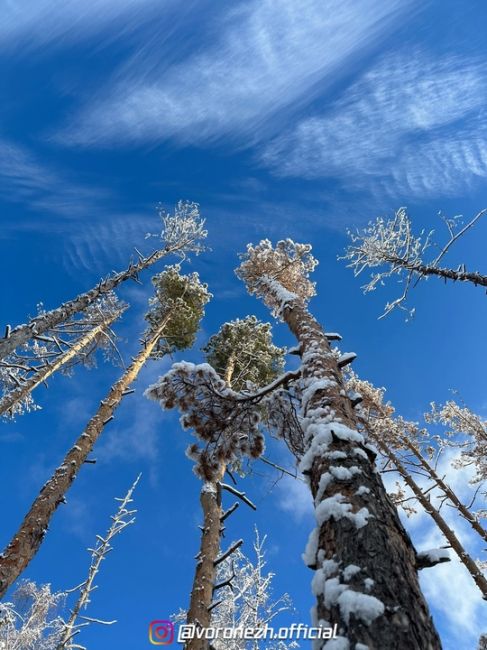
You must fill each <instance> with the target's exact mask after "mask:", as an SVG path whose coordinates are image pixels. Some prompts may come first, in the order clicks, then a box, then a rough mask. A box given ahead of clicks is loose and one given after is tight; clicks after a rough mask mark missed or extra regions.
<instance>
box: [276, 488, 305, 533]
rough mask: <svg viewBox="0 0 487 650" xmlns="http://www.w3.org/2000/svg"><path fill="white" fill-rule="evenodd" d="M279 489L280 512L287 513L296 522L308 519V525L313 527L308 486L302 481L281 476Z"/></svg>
mask: <svg viewBox="0 0 487 650" xmlns="http://www.w3.org/2000/svg"><path fill="white" fill-rule="evenodd" d="M279 488H280V490H279V493H278V496H277V498H278V505H279V507H280V508H281V510H284V511H285V512H289V513H290V514H291V516H292V517H293V519H295V520H296V521H302V520H303V519H305V518H308V517H309V519H310V523H311V524H312V525H313V526H314V507H313V498H312V496H311V492H310V490H309V487H308V485H307V484H306V483H304V481H298V480H296V479H293V478H291V477H289V476H283V478H282V479H281V481H280V482H279Z"/></svg>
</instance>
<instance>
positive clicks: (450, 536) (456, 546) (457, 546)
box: [375, 438, 487, 599]
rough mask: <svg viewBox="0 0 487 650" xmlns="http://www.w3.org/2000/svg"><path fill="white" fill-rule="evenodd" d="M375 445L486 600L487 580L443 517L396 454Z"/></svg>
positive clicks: (386, 448) (381, 444) (379, 444)
mask: <svg viewBox="0 0 487 650" xmlns="http://www.w3.org/2000/svg"><path fill="white" fill-rule="evenodd" d="M375 443H376V444H377V446H378V447H379V449H380V450H381V451H382V453H383V454H384V455H385V456H387V458H390V460H391V461H392V462H393V464H394V465H395V467H396V468H397V471H398V472H399V474H400V475H401V476H402V477H403V479H404V481H405V482H406V484H407V485H408V486H409V487H410V488H411V490H412V492H413V493H414V496H415V497H416V498H417V499H418V501H419V503H420V504H421V505H422V506H423V508H424V509H425V511H426V512H427V513H428V514H429V515H430V516H431V517H432V519H433V520H434V522H435V524H436V525H437V526H438V528H439V529H440V530H441V532H442V533H443V535H444V536H445V538H446V539H447V541H448V542H449V544H450V546H451V547H452V549H453V550H454V551H455V553H456V554H457V555H458V558H459V560H460V561H461V562H463V564H464V565H465V567H466V568H467V570H468V571H469V573H470V575H471V576H472V578H473V579H474V580H475V584H476V585H477V587H478V588H479V589H480V591H481V593H482V598H484V599H487V580H486V579H485V576H484V575H483V573H482V572H481V571H480V569H479V567H478V566H477V564H476V563H475V561H474V560H473V559H472V558H471V557H470V555H469V554H468V553H467V552H466V550H465V549H464V548H463V546H462V545H461V543H460V540H459V539H458V537H457V536H456V535H455V533H454V532H453V530H452V529H451V528H450V526H449V525H448V524H447V523H446V521H445V520H444V519H443V517H442V516H441V514H440V513H439V512H438V510H437V509H436V508H434V507H433V506H432V505H431V502H430V500H429V499H428V498H427V497H426V496H425V494H424V493H423V491H422V490H421V488H420V487H419V486H418V484H417V483H416V481H415V480H414V479H413V477H412V476H411V474H409V472H408V471H407V469H406V468H405V467H404V465H403V464H402V463H401V461H400V459H399V458H398V457H397V456H396V454H395V453H394V452H393V451H392V449H390V448H389V447H388V446H387V445H385V444H384V443H383V442H381V441H380V440H377V439H376V438H375Z"/></svg>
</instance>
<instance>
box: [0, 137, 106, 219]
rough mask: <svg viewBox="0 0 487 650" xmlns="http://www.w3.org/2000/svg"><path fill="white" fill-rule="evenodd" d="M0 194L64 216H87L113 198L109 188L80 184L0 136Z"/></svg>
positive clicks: (9, 199) (6, 198) (36, 208)
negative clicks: (103, 202)
mask: <svg viewBox="0 0 487 650" xmlns="http://www.w3.org/2000/svg"><path fill="white" fill-rule="evenodd" d="M0 197H1V198H3V199H4V200H6V201H9V202H15V203H22V204H23V205H25V206H29V207H31V208H33V209H34V210H36V211H40V212H44V213H45V212H47V213H50V214H56V215H62V216H63V217H81V216H86V214H87V212H88V213H89V212H90V211H91V210H93V209H94V208H95V207H96V208H97V209H98V208H99V206H100V203H101V202H102V201H106V200H107V199H111V198H113V196H112V193H111V192H109V191H108V190H106V189H104V188H100V187H94V186H86V185H84V184H82V183H79V182H78V181H77V180H75V179H73V178H72V177H71V176H70V175H69V174H66V173H65V172H62V171H59V170H58V169H57V168H55V166H53V165H50V164H49V163H47V162H44V161H43V160H41V159H40V157H39V156H38V155H35V154H33V153H32V152H31V151H29V150H28V149H27V148H26V147H23V146H19V145H18V144H16V143H13V142H11V141H8V140H5V139H2V138H0Z"/></svg>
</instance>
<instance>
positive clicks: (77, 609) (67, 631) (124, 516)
mask: <svg viewBox="0 0 487 650" xmlns="http://www.w3.org/2000/svg"><path fill="white" fill-rule="evenodd" d="M140 476H141V475H140V474H139V475H138V477H137V478H136V479H135V481H134V483H133V484H132V486H131V487H130V488H129V490H128V492H127V494H126V495H125V496H124V497H123V498H118V497H117V498H116V499H115V500H116V501H119V502H120V505H119V507H118V509H117V512H116V513H115V514H114V515H113V516H112V517H111V519H112V523H111V525H110V527H109V529H108V530H107V532H106V534H105V536H104V537H102V536H101V535H97V541H96V544H95V546H94V547H93V548H89V549H88V551H89V552H90V553H91V564H90V567H89V569H88V577H87V579H86V580H85V581H84V582H83V583H82V584H81V585H80V586H79V597H78V599H77V601H76V603H75V604H74V606H73V608H72V610H71V615H70V617H69V619H68V620H67V621H66V622H65V623H64V625H63V631H62V636H61V639H60V641H59V644H58V646H57V648H56V650H69V649H70V648H74V647H76V646H74V645H73V642H72V641H73V638H74V637H75V636H77V634H78V633H79V632H80V630H81V627H84V626H85V623H81V624H79V623H77V620H78V618H81V619H82V620H83V621H85V622H88V623H92V622H97V623H104V624H112V623H114V622H115V621H110V622H107V621H101V620H98V619H92V618H89V617H87V616H81V612H82V611H83V610H85V609H86V608H87V607H88V605H89V604H90V602H91V593H92V591H93V590H94V589H96V585H95V584H94V581H95V578H96V576H97V574H98V572H99V571H100V567H101V563H102V562H103V560H105V559H106V558H107V556H108V554H109V553H110V551H112V550H113V546H112V541H113V539H114V538H115V537H116V536H117V535H119V534H120V533H121V532H122V531H123V530H125V528H127V526H131V525H132V524H133V523H134V522H135V514H136V512H137V510H135V509H133V508H130V505H129V504H130V503H132V502H133V499H132V495H133V492H134V490H135V488H136V487H137V484H138V482H139V480H140Z"/></svg>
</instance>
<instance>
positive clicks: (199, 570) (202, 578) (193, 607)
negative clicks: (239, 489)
mask: <svg viewBox="0 0 487 650" xmlns="http://www.w3.org/2000/svg"><path fill="white" fill-rule="evenodd" d="M200 502H201V508H202V510H203V528H202V531H201V544H200V552H199V554H198V556H197V558H198V560H197V564H196V571H195V575H194V580H193V589H192V591H191V598H190V603H189V609H188V617H187V622H188V624H191V623H193V624H194V625H196V628H198V629H199V628H207V627H209V626H210V624H211V610H210V606H211V603H212V600H213V587H214V583H215V576H216V565H215V560H216V559H217V558H218V555H219V553H220V534H221V532H220V531H221V526H222V524H221V516H222V507H221V488H220V485H219V484H218V481H215V482H213V481H211V482H210V481H205V483H204V484H203V487H202V489H201V494H200ZM208 645H209V643H208V640H206V639H197V638H193V639H191V640H190V641H188V642H187V644H186V649H187V650H207V648H208Z"/></svg>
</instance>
